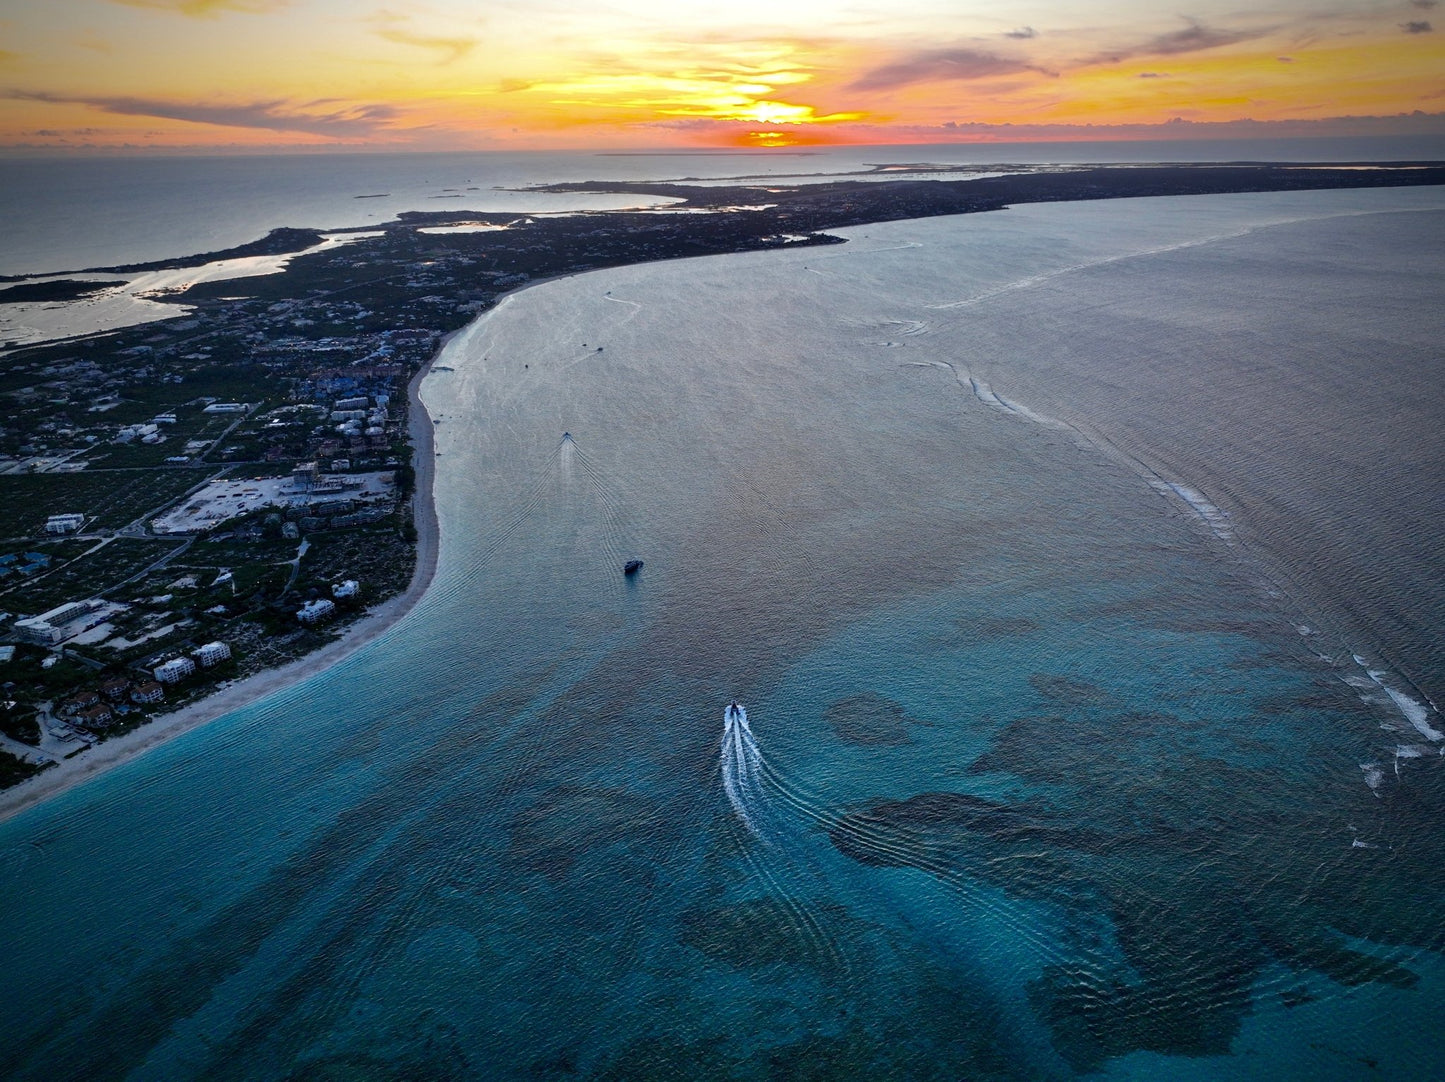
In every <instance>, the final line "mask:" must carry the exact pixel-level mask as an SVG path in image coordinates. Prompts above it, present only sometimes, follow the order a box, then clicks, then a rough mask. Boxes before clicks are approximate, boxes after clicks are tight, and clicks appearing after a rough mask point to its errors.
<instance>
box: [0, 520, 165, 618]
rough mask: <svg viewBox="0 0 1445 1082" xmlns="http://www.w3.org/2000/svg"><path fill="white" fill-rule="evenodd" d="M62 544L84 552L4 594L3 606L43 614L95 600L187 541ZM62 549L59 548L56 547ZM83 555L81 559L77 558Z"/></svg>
mask: <svg viewBox="0 0 1445 1082" xmlns="http://www.w3.org/2000/svg"><path fill="white" fill-rule="evenodd" d="M61 544H63V545H66V546H75V547H79V548H80V550H81V552H84V553H85V554H84V555H80V553H74V554H72V555H71V556H68V557H66V558H67V559H70V560H71V562H70V563H66V564H64V565H63V566H62V564H61V559H60V558H59V557H57V558H56V559H55V564H53V565H52V567H53V570H51V571H49V572H47V573H45V574H43V575H38V576H36V577H35V578H34V579H32V580H28V581H26V582H25V583H23V584H21V585H17V586H13V587H11V588H10V589H8V590H5V591H0V606H3V607H4V608H6V609H9V610H11V611H14V612H23V613H30V614H35V613H41V612H46V611H47V610H49V609H52V608H54V607H55V606H57V605H63V604H65V603H66V602H67V601H74V600H77V599H79V598H87V597H95V596H96V595H98V594H103V593H106V592H107V591H109V590H111V589H113V588H114V587H115V585H116V584H117V583H121V582H124V581H125V580H126V579H128V578H130V577H131V576H132V575H136V574H138V573H139V572H141V571H143V570H144V569H145V568H146V567H149V566H150V565H151V564H152V563H154V562H155V561H157V560H159V559H161V558H162V557H164V556H166V555H167V554H168V553H175V552H179V551H180V550H181V549H183V548H185V547H186V542H185V541H176V540H168V541H158V540H150V539H145V538H134V537H117V538H113V539H111V540H109V541H105V542H90V541H67V542H62V543H61ZM54 547H58V546H54ZM75 556H79V559H75V558H74V557H75Z"/></svg>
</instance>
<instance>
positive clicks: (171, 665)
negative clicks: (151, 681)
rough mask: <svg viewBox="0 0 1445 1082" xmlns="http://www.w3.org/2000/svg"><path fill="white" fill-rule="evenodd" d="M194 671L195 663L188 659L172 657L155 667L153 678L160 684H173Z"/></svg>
mask: <svg viewBox="0 0 1445 1082" xmlns="http://www.w3.org/2000/svg"><path fill="white" fill-rule="evenodd" d="M195 671H196V663H195V662H194V661H192V660H191V659H190V658H188V657H174V658H171V660H170V661H167V662H166V663H165V664H164V665H157V666H156V667H155V678H156V679H157V680H159V681H160V682H161V683H162V684H174V683H176V682H177V681H180V680H184V679H185V678H186V677H188V676H190V675H191V673H193V672H195Z"/></svg>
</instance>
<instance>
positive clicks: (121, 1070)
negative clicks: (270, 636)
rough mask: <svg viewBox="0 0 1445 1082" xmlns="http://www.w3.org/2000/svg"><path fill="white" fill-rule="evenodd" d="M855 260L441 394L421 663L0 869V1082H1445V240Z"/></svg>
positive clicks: (593, 322)
mask: <svg viewBox="0 0 1445 1082" xmlns="http://www.w3.org/2000/svg"><path fill="white" fill-rule="evenodd" d="M843 233H844V235H846V236H847V237H848V241H849V243H848V244H846V245H844V246H838V247H830V248H824V249H819V248H812V249H807V250H797V251H781V252H769V253H754V254H744V255H737V256H727V257H718V258H709V259H700V260H683V261H673V262H668V263H661V264H653V265H640V266H633V267H625V268H619V269H614V270H608V271H604V272H597V273H591V274H584V275H578V276H575V277H571V278H567V279H562V280H559V281H555V282H551V283H548V284H546V285H543V286H540V287H537V288H534V289H530V290H526V291H523V292H521V293H518V294H514V295H512V296H511V297H509V298H507V299H506V300H505V301H504V302H503V303H502V304H500V305H498V306H497V307H496V308H495V309H494V310H493V311H491V312H489V313H487V314H485V315H483V316H482V317H481V318H479V319H478V320H477V321H476V322H475V323H474V324H472V325H471V326H470V327H469V328H468V329H467V330H466V331H464V332H463V333H461V334H460V335H458V336H457V337H456V338H455V339H453V341H452V342H451V343H450V345H449V346H448V347H447V350H446V353H445V355H444V357H443V364H444V365H445V366H446V367H447V368H448V369H450V371H446V370H439V371H435V372H433V373H432V374H431V375H430V376H429V377H428V378H427V379H426V381H425V383H424V384H423V392H422V393H423V398H424V400H425V401H426V403H427V406H428V409H429V410H430V411H431V414H432V416H433V418H434V419H435V420H436V422H437V423H436V453H437V458H436V466H437V479H436V503H437V512H438V516H439V521H440V526H441V551H440V563H439V567H438V572H437V577H436V580H435V582H434V584H433V586H432V588H431V589H430V590H429V591H428V593H427V595H426V596H425V597H424V599H423V600H422V601H421V602H420V604H419V605H418V606H417V608H416V609H414V610H413V611H412V613H411V614H410V615H409V616H408V617H407V618H406V619H404V620H403V621H402V622H400V623H398V624H397V625H396V626H394V627H393V628H392V629H390V630H389V631H388V632H387V633H386V634H385V635H384V636H383V637H381V638H380V639H378V640H377V641H376V642H374V643H372V644H371V645H369V646H368V647H366V648H364V649H362V650H361V651H359V652H357V653H356V654H353V655H351V656H350V657H348V658H347V659H346V660H344V661H343V662H341V663H340V664H338V665H336V666H335V667H333V668H332V669H330V670H328V671H326V672H324V673H322V674H320V675H318V676H316V677H314V678H312V679H309V680H307V681H305V682H304V683H301V684H298V685H295V686H293V687H291V688H289V689H287V690H285V691H283V692H281V693H278V694H277V695H274V696H272V697H271V698H269V699H267V700H264V701H261V702H258V703H256V704H254V705H253V706H251V707H248V708H245V709H243V710H240V711H237V712H236V713H234V714H231V715H229V716H227V717H225V718H222V719H219V720H218V721H216V722H214V723H212V724H211V725H209V726H207V727H204V728H202V729H199V730H195V731H193V732H191V733H189V734H187V735H185V736H183V737H180V738H178V739H176V740H175V741H173V742H171V743H169V744H167V745H165V746H163V747H161V748H160V749H158V750H156V751H153V752H151V753H150V754H148V755H146V756H144V757H143V758H141V759H138V760H136V761H134V762H132V763H130V764H127V765H126V766H123V767H121V768H118V769H116V770H114V771H113V772H111V773H109V774H108V775H106V776H104V777H101V778H99V779H97V780H95V781H93V782H91V783H88V784H87V785H85V786H82V787H80V788H78V789H75V790H72V791H70V792H68V793H66V794H63V795H62V796H60V797H58V798H56V799H55V800H53V801H51V802H49V803H47V804H45V805H43V806H41V807H39V808H36V809H33V810H31V811H30V812H27V813H25V814H23V815H21V816H19V817H17V818H15V819H13V820H11V821H9V822H7V823H4V824H3V825H0V913H3V917H4V924H3V927H4V929H5V932H6V937H5V938H6V948H5V950H6V964H5V966H4V967H3V968H0V994H3V996H4V999H5V1002H6V1003H7V1004H8V1005H9V1008H10V1009H9V1010H8V1011H7V1012H6V1014H5V1016H4V1018H3V1019H0V1036H3V1040H0V1074H3V1075H4V1076H5V1077H7V1078H14V1079H48V1078H56V1077H67V1078H70V1077H75V1078H79V1077H84V1078H97V1079H100V1078H122V1077H124V1078H130V1079H136V1080H140V1079H174V1078H208V1079H212V1078H215V1079H226V1078H237V1079H274V1078H287V1079H333V1078H377V1079H385V1078H397V1079H400V1078H459V1079H460V1078H476V1077H488V1078H517V1079H522V1078H527V1079H534V1078H549V1079H562V1078H596V1079H641V1078H649V1079H669V1078H675V1079H684V1078H687V1079H693V1078H738V1079H776V1078H840V1079H841V1078H859V1077H877V1078H898V1079H934V1078H936V1079H958V1078H988V1079H1038V1078H1057V1079H1067V1078H1074V1077H1083V1076H1090V1077H1100V1078H1108V1079H1120V1080H1123V1079H1146V1078H1159V1077H1169V1078H1180V1079H1192V1078H1199V1079H1206V1078H1207V1079H1233V1078H1239V1079H1246V1078H1250V1079H1253V1078H1259V1077H1262V1076H1271V1077H1276V1078H1279V1079H1281V1080H1294V1079H1307V1078H1308V1079H1318V1078H1329V1079H1367V1078H1376V1077H1381V1076H1383V1077H1389V1078H1394V1079H1432V1078H1436V1077H1440V1075H1441V1074H1442V1073H1445V1050H1442V1046H1441V1044H1440V1042H1438V1041H1436V1040H1433V1039H1432V1037H1431V1036H1430V1035H1431V1033H1432V1032H1433V1023H1434V1014H1435V1004H1436V1003H1437V1002H1438V998H1439V996H1440V995H1441V993H1442V992H1445V961H1442V957H1441V949H1442V946H1445V944H1442V932H1441V928H1442V927H1445V860H1442V857H1445V852H1442V849H1445V842H1442V838H1445V832H1442V831H1441V830H1440V828H1439V824H1440V822H1441V818H1442V816H1441V813H1442V811H1445V773H1442V767H1445V764H1442V761H1441V756H1440V754H1439V749H1440V747H1441V746H1442V743H1445V739H1442V737H1441V732H1442V730H1445V722H1442V720H1441V719H1440V717H1439V715H1438V713H1436V711H1435V710H1434V708H1433V706H1432V705H1431V699H1432V698H1438V694H1439V691H1438V684H1439V681H1440V672H1441V669H1440V666H1439V654H1438V651H1439V649H1440V642H1441V641H1442V636H1441V629H1442V626H1445V595H1442V587H1441V581H1440V580H1441V576H1440V574H1439V559H1438V548H1439V546H1438V543H1437V542H1436V540H1435V538H1436V537H1437V536H1438V534H1439V528H1440V525H1441V521H1442V514H1445V498H1442V484H1445V481H1442V478H1445V470H1442V468H1441V466H1442V463H1441V461H1440V458H1441V452H1440V450H1439V441H1438V438H1437V436H1436V433H1438V431H1439V426H1440V422H1441V419H1442V418H1441V410H1442V407H1441V406H1440V405H1439V400H1440V395H1439V393H1438V392H1439V390H1440V377H1439V374H1438V358H1439V353H1438V349H1439V346H1438V343H1439V342H1440V341H1441V340H1442V335H1441V331H1442V329H1445V328H1442V327H1441V321H1442V316H1441V312H1442V311H1445V306H1442V305H1440V303H1439V301H1440V283H1441V282H1442V281H1445V273H1442V272H1445V266H1442V262H1445V244H1442V241H1445V192H1442V191H1441V190H1439V189H1398V190H1381V191H1368V190H1362V191H1335V192H1322V193H1286V194H1266V195H1241V196H1211V197H1180V198H1171V199H1153V200H1126V201H1110V202H1101V203H1097V204H1089V203H1072V204H1053V205H1036V206H1027V207H1020V208H1015V209H1011V210H1007V211H1000V212H994V213H989V214H979V215H969V216H961V217H953V218H941V219H931V220H926V221H919V222H897V223H889V224H886V225H875V226H866V227H859V228H856V229H851V230H846V231H843ZM598 347H602V348H601V349H599V348H598ZM630 558H638V559H642V560H644V561H645V565H644V567H643V569H642V571H641V572H640V573H639V574H637V575H636V576H633V577H630V578H628V577H624V576H623V575H622V574H621V566H622V563H623V562H624V561H625V560H627V559H630ZM733 700H737V701H738V702H740V703H741V705H742V707H743V708H744V709H745V713H741V712H740V713H739V714H738V715H735V716H734V717H733V718H732V719H731V720H725V717H724V710H725V708H726V707H727V705H728V704H729V703H730V702H731V701H733Z"/></svg>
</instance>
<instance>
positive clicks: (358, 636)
mask: <svg viewBox="0 0 1445 1082" xmlns="http://www.w3.org/2000/svg"><path fill="white" fill-rule="evenodd" d="M528 284H529V285H530V284H531V283H528ZM523 288H525V287H523ZM500 299H501V298H498V300H500ZM468 326H470V324H468ZM462 329H465V328H462ZM459 333H461V329H459V330H456V331H452V332H450V333H448V334H445V335H443V336H442V339H441V342H440V344H439V345H438V346H437V349H436V352H435V353H433V354H432V357H431V359H430V360H429V361H427V363H426V364H424V365H423V366H422V367H421V368H419V369H418V370H417V372H416V374H415V375H414V376H412V378H411V379H410V380H409V381H408V383H407V388H406V393H407V427H408V430H409V431H410V433H411V440H412V469H413V471H414V476H415V484H414V487H413V490H412V521H413V522H414V523H415V525H416V569H415V570H414V571H413V572H412V576H411V582H410V583H409V584H408V585H407V588H406V589H405V590H403V591H402V592H401V593H400V594H397V595H396V596H395V597H391V598H388V599H387V600H386V601H383V602H382V603H381V604H379V605H377V606H376V607H375V608H374V609H371V610H370V611H368V612H367V613H366V614H365V615H363V616H362V617H361V618H360V619H359V620H357V621H356V622H355V623H353V624H351V625H349V626H348V627H347V628H346V629H345V630H343V631H342V633H341V637H340V638H338V639H337V640H336V641H335V642H330V643H327V644H326V645H325V646H323V647H321V649H319V650H316V651H313V652H312V653H310V654H307V655H306V656H305V657H300V658H297V659H296V660H295V661H292V662H289V663H287V664H285V665H282V666H280V667H278V668H275V669H266V670H265V671H263V672H258V673H255V674H253V675H251V676H248V677H246V678H245V679H244V680H241V681H239V682H237V683H234V684H232V685H230V686H229V687H226V688H223V689H222V690H220V691H218V692H216V693H215V694H213V695H208V696H206V697H205V698H204V699H201V700H199V701H198V702H194V703H190V704H189V705H187V706H184V707H182V708H181V709H179V710H176V711H174V712H172V713H169V714H162V715H161V716H160V717H158V718H156V719H155V720H154V721H152V722H150V723H148V724H146V725H142V726H141V727H140V728H139V729H136V730H135V731H134V732H130V733H126V734H125V735H124V736H120V737H116V738H115V739H114V740H108V741H105V742H104V743H101V744H95V745H92V746H91V748H90V749H89V750H88V751H85V752H82V753H81V754H80V755H78V756H76V757H75V758H74V759H66V760H63V761H62V762H60V763H57V764H56V765H55V766H54V767H52V768H50V769H48V770H45V771H43V772H42V773H40V774H37V775H36V776H35V777H33V778H28V779H26V780H25V781H23V782H21V783H20V784H18V785H13V786H11V787H10V788H8V789H3V790H0V823H4V822H6V821H7V820H10V819H13V818H15V817H16V816H19V815H21V814H22V813H24V812H26V811H29V810H30V809H32V808H35V807H37V806H39V805H41V804H43V803H45V802H46V801H48V800H50V799H51V798H53V797H56V796H59V795H60V794H61V793H65V792H69V791H70V790H71V789H74V788H75V787H77V786H79V785H83V784H84V783H86V782H87V781H91V780H92V779H94V778H98V777H100V776H101V775H103V774H105V773H108V772H109V771H111V770H113V769H114V768H116V767H118V766H120V765H121V764H123V763H128V762H130V761H132V760H133V759H137V758H139V757H140V756H142V755H144V754H145V753H146V752H148V751H150V750H151V749H153V748H157V747H159V746H160V745H162V744H165V743H167V742H169V741H171V740H173V739H175V738H176V737H178V736H180V735H182V734H183V733H188V732H190V731H192V730H193V729H198V728H200V727H201V726H203V725H206V724H208V723H209V722H212V721H215V720H216V719H217V718H219V717H221V716H223V715H225V714H229V713H231V712H232V711H235V710H240V709H241V708H242V707H245V706H250V705H251V704H252V703H256V702H259V701H260V700H261V699H264V698H266V697H267V696H269V695H273V694H275V693H276V692H279V691H283V690H285V689H286V688H288V687H290V686H292V685H293V684H298V683H300V682H302V681H303V680H307V679H310V678H311V677H313V676H316V675H317V674H319V673H321V672H323V671H325V670H326V669H328V668H330V667H331V666H332V665H334V664H336V663H337V662H338V661H340V660H342V659H343V658H345V657H348V656H350V655H351V654H353V653H355V652H356V651H357V650H359V649H361V648H362V647H363V646H366V645H367V644H368V643H370V642H372V641H373V640H375V639H376V638H378V637H379V636H380V635H381V634H382V633H383V632H385V631H387V630H388V629H389V628H390V627H392V625H394V624H396V623H397V622H398V621H400V620H401V619H402V617H404V616H406V614H407V613H409V612H410V611H411V610H412V609H413V608H414V607H415V606H416V603H417V602H418V601H420V600H421V599H422V597H423V596H424V595H425V594H426V591H427V588H428V587H429V586H430V585H431V582H432V579H433V577H435V575H436V568H437V550H438V542H439V537H440V529H439V525H438V522H437V514H436V501H435V498H434V496H433V493H432V485H433V482H434V481H435V474H436V454H435V450H434V444H433V438H432V421H431V415H430V414H429V413H427V410H426V406H425V405H423V403H422V400H421V393H420V392H421V383H422V380H423V379H425V378H426V376H427V375H428V373H430V372H431V370H432V366H433V365H435V364H436V363H437V360H438V359H439V358H440V357H441V355H442V353H443V351H444V350H445V349H446V348H447V346H448V345H449V344H450V343H451V341H452V339H453V338H454V337H456V335H458V334H459Z"/></svg>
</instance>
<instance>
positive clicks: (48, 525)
mask: <svg viewBox="0 0 1445 1082" xmlns="http://www.w3.org/2000/svg"><path fill="white" fill-rule="evenodd" d="M84 525H85V516H84V515H51V516H50V517H49V518H48V519H46V520H45V532H46V533H75V532H76V531H78V530H79V529H80V528H81V527H82V526H84Z"/></svg>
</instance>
